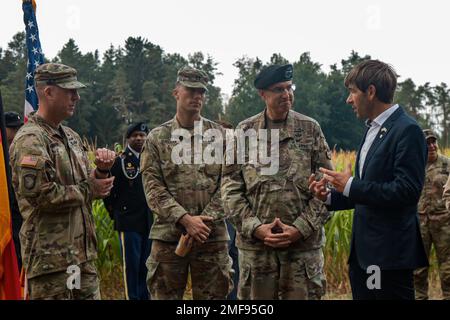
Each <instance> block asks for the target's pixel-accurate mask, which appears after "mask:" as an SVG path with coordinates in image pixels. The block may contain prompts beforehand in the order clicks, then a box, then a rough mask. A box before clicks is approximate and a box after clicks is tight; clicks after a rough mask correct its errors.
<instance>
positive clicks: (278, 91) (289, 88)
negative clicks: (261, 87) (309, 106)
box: [266, 84, 296, 94]
mask: <svg viewBox="0 0 450 320" xmlns="http://www.w3.org/2000/svg"><path fill="white" fill-rule="evenodd" d="M295 89H296V86H295V84H291V85H290V86H287V87H275V88H272V89H266V91H270V92H272V93H275V94H283V93H284V91H286V90H287V92H288V93H292V92H294V91H295Z"/></svg>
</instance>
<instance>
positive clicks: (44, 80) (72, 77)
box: [34, 63, 86, 89]
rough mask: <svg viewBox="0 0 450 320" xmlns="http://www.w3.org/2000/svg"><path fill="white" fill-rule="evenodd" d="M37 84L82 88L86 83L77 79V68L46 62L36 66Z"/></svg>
mask: <svg viewBox="0 0 450 320" xmlns="http://www.w3.org/2000/svg"><path fill="white" fill-rule="evenodd" d="M34 80H35V82H36V84H47V85H55V86H58V87H60V88H63V89H82V88H86V86H85V85H84V84H82V83H81V82H79V81H78V79H77V70H75V69H74V68H72V67H69V66H66V65H64V64H60V63H45V64H42V65H40V66H39V67H37V68H36V71H35V73H34Z"/></svg>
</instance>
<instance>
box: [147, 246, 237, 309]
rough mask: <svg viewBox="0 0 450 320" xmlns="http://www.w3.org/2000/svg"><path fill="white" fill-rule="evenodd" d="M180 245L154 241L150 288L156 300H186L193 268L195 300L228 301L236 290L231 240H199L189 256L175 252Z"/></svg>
mask: <svg viewBox="0 0 450 320" xmlns="http://www.w3.org/2000/svg"><path fill="white" fill-rule="evenodd" d="M176 247H177V244H176V243H168V242H162V241H158V240H153V243H152V249H151V253H150V257H149V258H148V259H147V269H148V273H147V287H148V290H149V292H150V295H151V297H152V299H153V300H181V299H183V295H184V292H185V290H186V284H187V279H188V273H189V271H190V274H191V280H192V296H193V299H194V300H225V299H226V297H227V295H228V294H229V293H230V292H231V290H232V289H233V281H232V278H233V277H232V275H233V273H232V272H233V271H232V269H231V265H232V260H231V258H230V256H229V255H228V244H227V241H220V242H211V243H205V244H197V243H195V244H194V246H193V247H192V250H191V252H190V253H188V254H187V255H186V256H185V257H179V256H177V255H176V254H175V249H176Z"/></svg>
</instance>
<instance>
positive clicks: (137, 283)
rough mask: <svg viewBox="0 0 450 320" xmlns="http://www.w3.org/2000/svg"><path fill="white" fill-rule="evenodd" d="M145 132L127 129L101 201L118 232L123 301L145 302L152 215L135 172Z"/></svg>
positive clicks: (143, 126)
mask: <svg viewBox="0 0 450 320" xmlns="http://www.w3.org/2000/svg"><path fill="white" fill-rule="evenodd" d="M148 132H149V131H148V127H147V125H146V124H144V123H136V124H132V125H130V126H129V128H128V130H127V135H126V137H127V144H128V146H127V148H126V149H125V150H124V152H123V153H122V154H121V155H120V156H118V157H117V158H116V160H115V162H114V165H113V167H112V168H111V175H112V176H114V177H116V178H115V181H114V186H113V188H112V190H111V195H110V196H109V197H107V198H106V199H104V203H105V207H106V209H107V210H108V212H109V213H110V216H111V218H112V219H114V228H115V229H116V230H117V231H118V232H119V238H120V245H121V249H122V255H123V262H124V266H123V267H124V280H125V297H126V299H127V300H128V299H129V300H148V299H149V294H148V291H147V282H146V278H147V267H146V266H145V262H146V261H147V258H148V256H149V255H150V249H151V240H150V239H149V233H150V227H151V225H152V222H153V215H152V212H151V211H150V208H149V207H148V205H147V201H146V199H145V194H144V189H143V186H142V178H141V172H140V169H139V158H140V153H141V151H142V146H143V145H144V141H145V138H146V136H147V134H148Z"/></svg>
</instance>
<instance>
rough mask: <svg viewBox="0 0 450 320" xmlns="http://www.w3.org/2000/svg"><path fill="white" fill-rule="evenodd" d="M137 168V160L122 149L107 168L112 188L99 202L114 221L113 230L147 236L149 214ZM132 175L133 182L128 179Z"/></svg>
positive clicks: (150, 217) (150, 221)
mask: <svg viewBox="0 0 450 320" xmlns="http://www.w3.org/2000/svg"><path fill="white" fill-rule="evenodd" d="M138 168H139V159H138V158H136V156H135V155H134V154H133V153H132V152H131V150H130V149H129V148H126V149H125V151H124V152H123V153H122V155H120V156H119V157H117V158H116V160H115V161H114V165H113V167H112V168H111V174H112V175H113V176H114V177H116V178H115V180H114V186H113V188H112V190H111V195H110V196H109V197H107V198H105V199H104V200H103V201H104V203H105V207H106V209H107V210H108V211H109V213H110V216H111V218H112V219H114V228H115V229H116V230H117V231H127V232H139V233H141V234H143V235H145V236H148V235H149V233H150V228H151V225H152V222H153V214H152V212H151V210H150V208H149V207H148V205H147V201H146V199H145V194H144V187H143V185H142V176H141V173H139V174H137V173H138V171H137V170H138ZM124 171H125V172H124ZM136 174H137V176H136V177H135V178H134V179H130V177H131V178H133V177H134V176H135V175H136ZM127 175H128V177H127Z"/></svg>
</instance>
